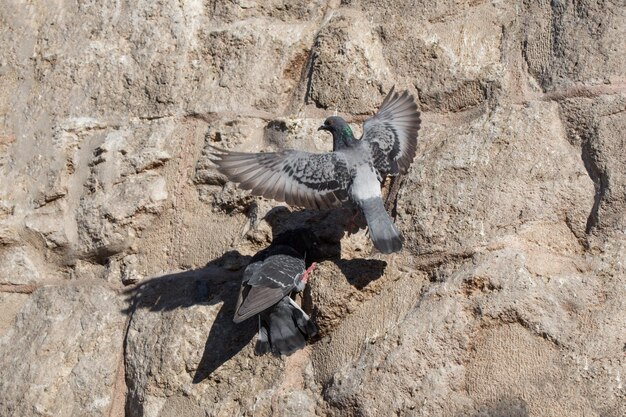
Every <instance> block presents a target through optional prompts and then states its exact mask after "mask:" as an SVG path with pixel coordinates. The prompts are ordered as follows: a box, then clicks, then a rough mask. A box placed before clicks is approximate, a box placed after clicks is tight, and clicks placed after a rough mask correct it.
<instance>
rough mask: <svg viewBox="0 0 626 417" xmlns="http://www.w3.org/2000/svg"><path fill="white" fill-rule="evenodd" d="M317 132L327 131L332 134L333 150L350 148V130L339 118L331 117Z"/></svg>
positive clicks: (351, 136) (351, 139)
mask: <svg viewBox="0 0 626 417" xmlns="http://www.w3.org/2000/svg"><path fill="white" fill-rule="evenodd" d="M317 130H327V131H329V132H330V133H332V134H333V150H337V149H340V148H344V147H347V146H350V145H351V144H352V141H353V140H354V135H353V134H352V129H350V125H348V123H346V121H345V120H343V119H342V118H341V117H339V116H331V117H329V118H328V119H326V120H324V124H323V125H321V126H320V127H319V128H318V129H317Z"/></svg>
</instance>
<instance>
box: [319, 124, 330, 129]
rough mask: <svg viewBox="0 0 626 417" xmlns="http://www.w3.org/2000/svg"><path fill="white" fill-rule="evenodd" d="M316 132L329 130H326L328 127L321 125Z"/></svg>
mask: <svg viewBox="0 0 626 417" xmlns="http://www.w3.org/2000/svg"><path fill="white" fill-rule="evenodd" d="M317 130H329V129H328V126H326V125H321V126H320V127H318V128H317Z"/></svg>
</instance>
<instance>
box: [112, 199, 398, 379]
mask: <svg viewBox="0 0 626 417" xmlns="http://www.w3.org/2000/svg"><path fill="white" fill-rule="evenodd" d="M350 213H351V211H350V210H348V211H346V209H333V210H326V211H322V212H320V211H314V210H301V211H293V212H292V211H290V210H289V209H287V208H286V207H276V208H274V209H272V210H271V211H270V213H268V215H267V216H266V220H268V223H269V224H270V226H271V227H272V235H273V236H278V235H279V234H280V233H282V232H284V231H286V230H289V229H293V228H298V227H300V228H302V227H304V228H307V227H309V228H311V230H312V231H313V233H315V234H316V235H317V236H318V237H319V238H320V241H321V248H320V249H321V251H320V253H318V254H316V255H315V259H309V261H316V262H319V261H323V260H332V261H333V262H335V264H336V265H337V266H338V267H339V268H340V269H341V270H342V272H343V274H344V275H345V277H346V279H347V280H348V282H349V283H350V284H351V285H353V286H354V287H356V288H357V289H362V288H364V287H365V286H366V285H367V284H368V283H369V282H371V281H373V280H375V279H378V278H379V277H380V276H382V275H383V273H384V269H385V266H386V263H385V262H384V261H380V260H375V259H352V260H341V259H339V257H340V254H341V243H340V242H341V238H342V237H343V235H344V231H345V228H343V225H344V223H345V221H346V219H347V218H349V217H350ZM250 259H251V257H250V256H244V255H241V254H240V253H239V252H238V251H229V252H226V253H225V254H224V255H222V256H220V257H219V258H216V259H214V260H212V261H210V262H209V263H207V264H206V265H205V266H204V267H203V268H198V269H193V270H188V271H183V272H179V273H174V274H167V275H163V276H159V277H155V278H151V279H148V280H146V281H143V282H141V283H139V284H137V285H136V286H134V287H131V288H129V289H127V290H126V291H125V294H126V295H127V296H128V301H129V307H128V308H127V309H125V310H124V313H125V314H128V315H130V316H131V320H132V316H133V314H134V312H136V311H137V310H140V309H146V310H149V311H152V312H166V311H172V310H175V309H179V308H189V307H191V306H194V305H208V306H212V305H216V304H219V303H222V305H221V307H220V309H219V311H218V313H217V315H216V317H215V320H214V321H213V323H212V324H211V327H210V329H209V330H208V337H207V341H206V343H205V346H204V351H203V353H202V358H201V359H200V362H199V363H198V367H197V369H196V371H195V373H194V376H193V383H200V382H202V381H203V380H205V379H207V378H208V377H209V376H210V375H211V374H212V373H213V372H214V371H215V370H216V369H217V368H219V367H220V366H221V365H222V364H224V363H225V362H227V361H228V360H230V359H231V358H232V357H233V356H235V355H236V354H237V353H239V352H240V351H241V350H242V349H243V348H244V347H246V346H247V345H248V344H249V343H250V341H251V340H252V339H253V337H254V336H255V334H256V331H257V330H258V329H257V327H258V324H257V321H256V320H254V319H249V320H246V321H245V322H243V323H240V324H235V323H234V322H233V315H234V312H235V307H236V303H237V297H238V295H239V288H240V285H241V279H242V276H243V271H244V270H245V267H246V266H247V265H248V263H249V261H250ZM131 326H132V322H131ZM125 343H128V341H126V342H125Z"/></svg>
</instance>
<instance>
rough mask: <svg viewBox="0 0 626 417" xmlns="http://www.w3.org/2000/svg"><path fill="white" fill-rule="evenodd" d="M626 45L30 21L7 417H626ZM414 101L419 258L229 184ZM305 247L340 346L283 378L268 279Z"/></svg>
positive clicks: (18, 116) (12, 30)
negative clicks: (280, 249) (279, 253)
mask: <svg viewBox="0 0 626 417" xmlns="http://www.w3.org/2000/svg"><path fill="white" fill-rule="evenodd" d="M624 39H626V8H625V7H624V5H623V3H622V2H619V1H615V2H612V1H595V0H583V1H576V2H567V1H552V2H549V1H526V2H497V1H496V2H483V1H470V0H462V1H456V2H451V1H444V2H441V1H415V2H403V1H392V2H389V1H382V0H347V1H342V2H339V1H336V0H331V1H325V0H319V1H313V2H309V1H306V2H305V1H294V2H288V1H281V0H278V1H271V2H265V1H257V0H240V1H233V2H230V1H204V2H202V1H183V2H173V1H167V0H162V1H158V2H154V1H132V2H131V1H117V2H70V1H63V0H61V1H56V2H21V1H11V0H7V1H4V2H3V5H2V7H0V306H1V308H2V317H1V318H0V374H1V375H2V376H1V380H0V415H3V416H5V415H6V416H9V415H10V416H121V415H124V414H126V415H128V416H149V417H157V416H158V417H165V416H207V415H208V416H230V415H233V416H235V415H247V416H252V415H254V416H277V415H283V416H292V415H299V416H316V415H317V416H322V415H335V416H381V415H401V416H481V417H486V416H492V417H495V416H516V417H526V416H568V417H569V416H597V417H600V416H603V417H604V416H607V417H620V416H624V415H626V386H625V382H624V380H626V356H625V351H626V264H625V259H626V214H625V213H626V162H625V161H626V159H625V157H624V155H625V154H624V149H625V148H626V60H624ZM393 85H395V86H396V87H397V88H399V89H404V88H408V89H409V91H411V92H412V93H413V94H415V95H416V97H418V101H419V104H420V107H421V109H422V111H423V117H422V119H423V123H422V130H421V131H420V142H419V149H418V156H417V158H416V160H415V163H414V164H413V166H412V168H411V171H410V173H409V175H408V176H407V177H406V178H405V181H404V186H403V187H402V188H401V190H400V192H399V195H398V203H397V224H398V226H399V228H400V229H401V230H402V233H403V235H404V237H405V240H406V242H405V248H404V250H403V251H402V252H400V253H398V254H394V255H392V256H388V257H382V256H381V255H377V254H375V253H372V250H371V249H372V248H371V244H370V243H369V239H368V238H367V237H366V236H365V235H364V232H363V231H360V232H359V233H356V234H352V235H350V236H348V235H347V234H346V235H345V236H344V228H345V227H347V226H348V224H347V222H346V220H347V219H348V218H349V217H350V216H351V213H350V212H346V211H345V210H334V211H326V212H313V211H299V210H297V209H293V208H286V207H279V208H274V207H276V206H279V205H278V204H276V203H274V202H268V201H264V200H262V199H258V198H253V197H251V196H249V195H247V194H245V193H243V192H241V191H239V190H237V189H236V188H235V187H234V186H233V185H232V184H225V183H224V178H223V177H222V176H220V175H219V174H217V173H216V172H215V171H214V169H213V166H212V164H211V162H210V160H209V158H208V155H207V151H208V145H219V146H222V147H226V148H237V149H244V150H254V151H259V150H269V149H280V148H284V147H295V148H299V149H307V150H312V151H315V150H317V151H322V150H327V149H329V147H330V138H329V137H327V136H325V135H324V134H322V133H318V132H317V131H316V127H317V126H318V125H319V124H320V123H321V122H322V120H323V119H324V118H325V117H326V116H327V115H329V114H334V113H335V112H337V113H338V114H340V115H343V116H345V117H346V118H347V119H348V120H349V121H350V122H352V123H353V125H354V127H355V129H356V130H360V126H359V124H360V123H359V122H360V121H362V120H364V119H365V118H366V117H367V116H368V115H370V114H372V113H373V112H374V111H375V110H376V108H377V107H378V105H379V104H380V102H381V101H382V99H383V97H384V95H385V94H386V92H387V91H388V90H389V89H390V88H391V87H392V86H393ZM302 225H309V226H310V227H312V228H313V229H314V230H315V231H316V232H317V233H318V234H319V235H320V237H321V239H322V240H323V241H324V242H325V245H326V246H327V247H326V249H327V250H328V255H329V256H330V255H334V259H333V260H329V261H326V262H323V263H321V264H320V265H319V267H318V269H317V270H316V271H315V273H314V275H313V277H312V281H311V285H310V287H309V288H308V289H307V291H306V292H305V293H304V294H303V297H302V303H303V304H304V306H305V307H306V308H308V309H309V310H310V311H311V313H312V315H313V317H314V318H315V320H316V321H317V323H318V325H319V328H320V338H319V339H318V340H316V341H315V342H314V343H313V344H312V345H311V346H310V347H308V348H307V349H305V350H303V351H300V352H298V353H296V354H294V355H292V356H291V357H288V358H275V357H269V356H266V357H260V358H259V357H255V356H254V355H253V342H254V337H255V325H256V323H255V322H254V320H250V322H247V323H244V324H242V325H234V324H233V323H232V321H231V317H232V313H233V309H234V303H235V298H236V294H237V289H238V285H239V279H240V277H241V271H242V267H243V266H245V264H246V262H247V260H248V259H249V258H248V257H249V256H250V255H252V254H253V253H255V252H256V251H257V250H259V249H260V248H262V247H264V246H266V245H267V244H268V242H269V241H270V239H271V236H272V233H277V232H280V231H281V230H284V229H286V228H290V227H295V226H302ZM338 255H341V260H339V259H338Z"/></svg>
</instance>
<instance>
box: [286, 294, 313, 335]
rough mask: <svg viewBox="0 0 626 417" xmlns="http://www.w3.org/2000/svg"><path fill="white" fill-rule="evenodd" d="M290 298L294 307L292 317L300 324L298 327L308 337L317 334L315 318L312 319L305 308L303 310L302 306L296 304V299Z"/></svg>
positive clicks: (297, 324)
mask: <svg viewBox="0 0 626 417" xmlns="http://www.w3.org/2000/svg"><path fill="white" fill-rule="evenodd" d="M288 300H289V303H290V304H291V305H292V307H293V308H294V309H293V310H292V317H293V320H294V322H295V323H296V326H298V329H300V331H301V332H302V333H303V334H304V335H305V336H306V338H307V339H310V338H312V337H313V336H315V335H316V334H317V327H315V324H314V323H313V320H311V318H310V317H309V315H308V314H306V313H305V312H304V310H302V309H301V308H300V306H299V305H298V304H296V302H295V301H293V300H292V299H291V298H288Z"/></svg>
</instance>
